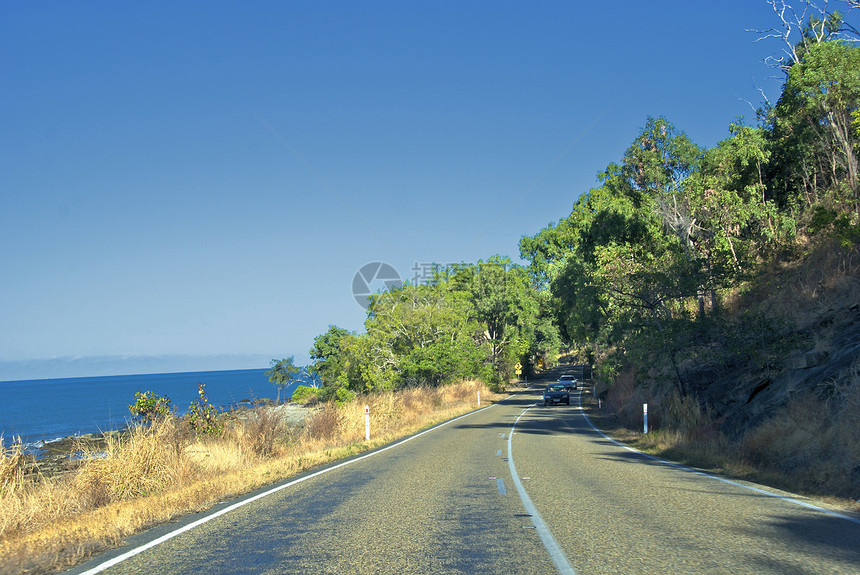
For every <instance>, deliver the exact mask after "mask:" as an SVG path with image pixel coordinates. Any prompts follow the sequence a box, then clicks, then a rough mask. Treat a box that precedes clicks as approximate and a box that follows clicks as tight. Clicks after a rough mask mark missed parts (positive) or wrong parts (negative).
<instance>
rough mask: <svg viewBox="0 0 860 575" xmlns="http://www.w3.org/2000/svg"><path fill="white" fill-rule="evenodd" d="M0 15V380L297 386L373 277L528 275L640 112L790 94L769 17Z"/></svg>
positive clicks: (547, 8) (600, 11)
mask: <svg viewBox="0 0 860 575" xmlns="http://www.w3.org/2000/svg"><path fill="white" fill-rule="evenodd" d="M0 10H2V16H0V54H2V57H0V86H2V88H0V122H2V124H0V379H25V378H31V377H32V378H40V377H49V376H60V375H69V376H76V375H95V374H96V373H95V371H98V372H99V373H107V372H111V373H123V372H139V371H152V372H155V371H171V370H174V369H179V368H180V367H181V368H182V369H187V368H193V369H223V368H231V367H234V368H246V367H266V366H267V365H268V360H269V359H272V358H280V357H284V356H288V355H295V356H296V360H297V363H299V364H303V363H307V361H308V357H307V351H308V349H309V348H310V347H311V345H312V343H313V338H314V337H315V336H316V335H319V334H321V333H323V332H325V331H326V330H327V328H328V326H329V325H330V324H336V325H338V326H341V327H344V328H347V329H349V330H357V331H361V330H362V329H363V322H364V318H365V314H364V310H363V309H362V308H361V307H360V306H359V305H358V304H357V302H356V300H355V299H354V297H353V293H352V285H353V277H354V275H355V273H356V271H357V270H358V269H359V268H361V267H362V266H363V265H365V264H367V263H369V262H385V263H388V264H390V265H391V266H393V267H394V268H395V269H396V270H398V272H399V273H400V275H401V276H402V277H403V279H409V278H410V277H412V276H413V275H414V274H413V272H412V268H413V267H414V266H415V264H416V263H418V264H423V263H430V262H437V263H443V264H446V263H453V262H476V261H477V260H479V259H486V258H488V257H490V256H492V255H494V254H501V255H508V256H510V257H511V258H513V259H514V260H515V261H519V258H518V241H519V239H520V237H522V236H523V235H533V234H535V233H537V232H538V231H539V230H540V229H541V228H543V227H545V226H546V225H547V224H548V223H549V222H551V221H557V220H558V219H560V218H562V217H564V216H566V215H567V214H569V213H570V208H571V205H572V204H573V202H574V201H575V200H576V198H577V197H578V196H579V195H580V194H581V193H583V192H585V191H587V190H588V189H589V188H591V187H594V185H595V184H596V174H597V173H598V172H599V171H600V170H602V169H603V168H605V167H606V166H607V164H609V163H610V162H612V161H618V160H620V158H621V156H622V155H623V152H624V150H625V149H626V148H627V146H628V145H629V144H630V143H631V142H632V140H633V139H634V137H635V136H636V134H637V132H638V131H639V129H640V128H641V127H642V126H643V125H644V123H645V121H646V118H647V116H649V115H652V116H657V115H665V116H666V117H667V118H668V119H669V120H670V121H671V122H673V123H674V124H675V126H676V127H677V128H679V129H681V130H683V131H685V132H686V133H687V134H688V135H689V136H690V137H691V138H692V139H693V141H695V142H696V143H698V144H699V145H702V146H706V147H710V146H713V145H714V144H715V143H716V142H718V141H719V140H721V139H723V138H725V137H727V136H728V126H729V123H730V122H732V121H733V120H735V119H736V118H737V117H738V116H745V117H746V118H747V119H748V121H749V122H750V123H754V117H753V116H754V114H753V111H752V108H751V107H750V103H752V104H753V105H755V106H758V105H759V104H760V103H761V101H762V98H761V95H760V93H759V88H761V89H762V90H764V93H765V94H767V95H768V97H769V98H771V99H773V100H775V99H776V98H777V97H778V95H779V86H780V85H781V82H782V78H781V76H780V73H779V72H777V71H776V70H774V69H772V68H768V67H767V66H765V64H764V63H763V60H764V58H765V57H767V56H769V55H772V54H776V53H778V52H779V51H780V50H781V46H780V45H779V43H778V42H777V41H775V40H774V41H766V42H758V43H756V42H755V40H756V38H757V35H756V34H754V33H751V32H747V31H746V30H747V29H750V28H759V29H761V28H769V27H773V26H776V25H777V24H778V21H777V20H776V18H775V16H774V15H773V12H772V10H771V8H770V7H769V6H768V5H767V4H766V3H765V2H764V0H731V1H720V2H698V1H690V0H683V1H665V2H661V1H651V2H642V1H618V2H612V3H604V2H587V3H586V2H570V1H559V2H547V1H536V2H527V3H526V2H516V3H515V2H500V1H486V2H468V1H456V2H447V1H440V2H436V1H434V2H407V1H391V2H377V1H368V2H325V1H310V2H293V1H285V2H255V3H250V4H240V3H238V2H235V3H228V2H212V1H207V2H147V3H119V2H7V3H4V5H3V7H2V9H0ZM121 358H126V360H125V361H126V363H122V361H120V359H121ZM128 358H132V359H128ZM105 366H108V367H105ZM4 369H5V371H4ZM88 369H89V370H91V371H93V373H87V370H88Z"/></svg>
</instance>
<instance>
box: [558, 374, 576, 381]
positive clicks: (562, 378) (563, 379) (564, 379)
mask: <svg viewBox="0 0 860 575" xmlns="http://www.w3.org/2000/svg"><path fill="white" fill-rule="evenodd" d="M574 379H576V378H575V377H573V376H572V375H562V376H561V377H559V378H558V380H559V381H573V380H574Z"/></svg>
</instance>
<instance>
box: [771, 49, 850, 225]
mask: <svg viewBox="0 0 860 575" xmlns="http://www.w3.org/2000/svg"><path fill="white" fill-rule="evenodd" d="M858 107H860V47H857V46H853V45H849V44H847V43H844V42H841V41H829V42H820V43H817V44H814V45H812V46H811V47H810V48H809V49H808V50H807V51H806V52H805V53H804V54H803V56H802V58H801V59H800V60H799V61H798V62H796V63H795V64H794V65H793V66H792V67H791V69H790V70H789V71H788V78H787V80H786V84H785V86H784V88H783V92H782V95H781V96H780V99H779V101H778V102H777V104H776V106H775V107H774V109H773V110H772V114H771V120H770V130H771V133H772V137H773V140H774V143H775V153H776V158H775V159H776V162H775V164H774V166H773V168H774V173H773V183H774V188H775V191H776V193H777V199H778V200H779V201H780V202H781V204H782V205H783V206H790V205H792V204H796V205H800V206H801V207H803V208H807V207H810V206H812V205H815V204H817V203H819V202H820V201H826V202H829V203H830V204H831V205H834V204H838V203H839V202H842V201H847V202H849V203H850V205H851V209H853V211H854V212H855V213H860V197H858V177H860V174H858V169H859V168H858V153H857V143H858V139H857V130H856V128H855V125H854V114H855V112H856V111H857V109H858ZM843 190H844V191H843Z"/></svg>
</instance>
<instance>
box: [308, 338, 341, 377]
mask: <svg viewBox="0 0 860 575" xmlns="http://www.w3.org/2000/svg"><path fill="white" fill-rule="evenodd" d="M348 335H350V333H349V332H348V331H347V330H345V329H343V328H340V327H337V326H336V325H330V326H329V328H328V331H327V332H325V333H324V334H322V335H318V336H317V337H316V338H314V346H313V347H312V348H311V349H310V352H309V354H310V357H311V360H312V361H313V362H314V363H313V364H312V365H311V367H310V368H309V370H308V371H310V372H312V373H316V374H317V375H319V377H320V379H321V380H322V383H323V384H324V385H325V384H329V385H331V384H334V383H335V382H336V381H337V377H338V375H339V374H340V372H341V371H342V368H343V363H344V361H345V357H344V350H343V345H342V342H343V338H344V337H346V336H348Z"/></svg>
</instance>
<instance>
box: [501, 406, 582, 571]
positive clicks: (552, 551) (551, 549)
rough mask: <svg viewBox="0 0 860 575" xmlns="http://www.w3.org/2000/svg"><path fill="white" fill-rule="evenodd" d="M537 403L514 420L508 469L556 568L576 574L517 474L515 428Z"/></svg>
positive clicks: (509, 445) (510, 438) (509, 440)
mask: <svg viewBox="0 0 860 575" xmlns="http://www.w3.org/2000/svg"><path fill="white" fill-rule="evenodd" d="M535 405H537V404H534V403H533V404H532V405H530V406H528V407H527V408H526V409H525V410H524V411H523V412H522V413H521V414H520V415H519V417H517V419H516V420H515V421H514V424H513V426H511V432H510V433H509V434H508V469H509V471H510V472H511V480H512V481H513V482H514V485H515V486H516V488H517V493H519V495H520V500H521V501H522V502H523V507H525V508H526V513H528V514H529V515H531V519H532V525H534V526H535V529H536V530H537V533H538V536H539V537H540V540H541V543H543V546H544V549H546V550H547V553H549V556H550V558H551V559H552V562H553V563H555V568H556V569H558V572H559V573H561V574H562V575H576V571H575V570H574V569H573V567H572V566H571V564H570V563H569V562H568V560H567V557H566V556H565V554H564V552H563V551H562V550H561V547H559V545H558V542H557V541H556V540H555V537H553V536H552V532H551V531H550V530H549V528H548V527H547V526H546V523H544V522H543V519H541V516H540V513H538V510H537V508H536V507H535V506H534V503H532V500H531V498H530V497H529V495H528V493H526V490H525V488H524V487H523V484H522V482H521V481H520V477H519V475H517V468H516V466H515V465H514V452H513V444H512V440H513V437H514V429H516V427H517V423H519V421H520V418H521V417H522V416H524V415H525V414H526V412H528V410H529V409H531V408H532V407H534V406H535Z"/></svg>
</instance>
